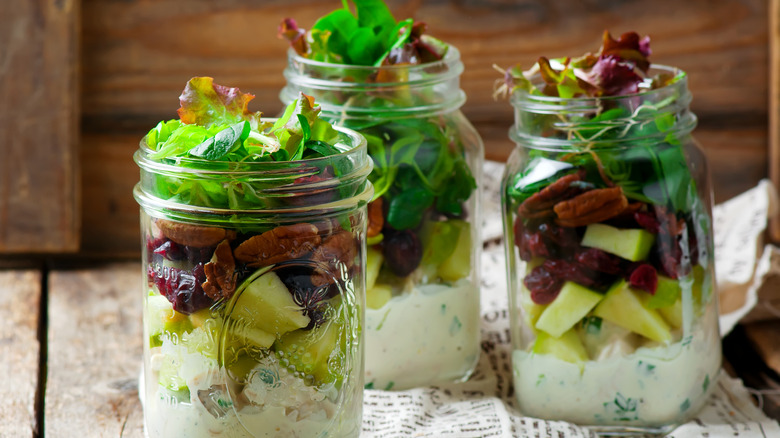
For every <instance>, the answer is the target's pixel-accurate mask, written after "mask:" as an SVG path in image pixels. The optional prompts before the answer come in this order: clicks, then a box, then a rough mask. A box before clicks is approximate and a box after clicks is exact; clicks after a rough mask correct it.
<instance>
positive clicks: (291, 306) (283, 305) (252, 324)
mask: <svg viewBox="0 0 780 438" xmlns="http://www.w3.org/2000/svg"><path fill="white" fill-rule="evenodd" d="M236 295H238V292H236ZM230 317H231V318H232V319H233V320H234V321H235V322H236V323H237V324H239V325H245V326H246V327H249V328H254V329H258V330H261V331H263V332H265V333H268V334H271V335H273V336H274V337H276V338H278V337H279V336H281V335H283V334H285V333H287V332H289V331H292V330H295V329H299V328H303V327H306V326H307V325H309V321H310V320H309V317H308V316H306V315H304V314H303V308H301V306H299V305H298V304H296V303H295V301H294V300H293V297H292V294H290V291H289V290H288V289H287V286H285V285H284V283H283V282H282V280H281V279H279V276H278V275H276V273H274V272H267V273H265V274H263V275H261V276H259V277H258V278H256V279H254V280H253V281H252V282H251V283H249V285H247V286H246V288H245V289H244V290H243V291H242V292H241V294H240V296H239V297H238V299H236V302H235V306H234V307H233V311H232V313H231V315H230Z"/></svg>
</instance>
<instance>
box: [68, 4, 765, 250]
mask: <svg viewBox="0 0 780 438" xmlns="http://www.w3.org/2000/svg"><path fill="white" fill-rule="evenodd" d="M773 1H777V0H773ZM388 4H389V6H390V7H391V9H392V10H393V12H394V14H395V15H396V16H397V17H408V16H413V17H415V18H417V19H418V20H422V21H425V22H427V23H428V29H429V31H430V32H431V34H433V35H436V36H438V37H440V38H442V39H444V40H446V41H448V42H451V43H452V44H454V45H456V46H458V48H459V49H460V51H461V54H462V58H463V61H464V63H465V67H466V70H465V72H464V73H463V75H462V77H461V86H462V88H463V89H464V90H465V91H466V93H467V94H468V101H467V102H466V104H465V106H464V107H463V111H464V113H465V114H466V116H467V117H468V118H469V119H470V120H471V121H472V122H473V123H474V125H475V126H476V128H477V130H478V131H479V132H480V134H481V135H482V137H483V139H484V140H485V144H486V156H487V157H488V158H490V159H493V160H498V161H503V160H506V158H507V157H508V156H509V153H510V152H511V151H512V149H513V147H514V145H513V144H512V143H511V142H510V141H509V139H508V137H507V131H508V129H509V126H510V125H511V123H512V110H511V108H510V106H509V104H508V103H507V102H506V101H495V100H494V99H493V97H492V91H493V87H494V83H495V81H496V80H497V79H499V78H500V76H501V75H500V74H499V73H498V72H496V71H495V70H494V69H493V64H497V65H499V66H501V67H504V68H506V67H509V66H511V65H513V64H515V63H518V62H520V63H521V64H522V65H526V66H528V65H530V64H531V63H533V62H534V61H535V60H536V58H537V57H538V56H539V55H542V54H544V55H548V56H564V55H571V54H575V55H576V54H581V53H584V52H586V51H593V50H597V49H598V47H599V45H600V41H601V40H600V38H601V33H602V32H603V30H604V26H605V23H606V24H608V26H609V30H611V31H612V32H613V33H614V34H619V33H622V32H625V31H628V30H636V31H638V32H640V33H642V34H649V35H650V36H651V38H652V47H653V56H652V60H653V61H654V62H657V63H660V64H671V65H676V66H679V67H681V68H683V69H685V70H686V71H688V72H689V74H690V87H691V91H692V93H693V96H694V100H693V104H692V108H693V110H694V112H696V114H697V115H698V116H699V127H698V128H697V130H696V131H695V135H696V137H697V139H698V140H699V142H700V143H701V145H702V147H703V148H704V150H705V153H706V155H707V157H708V158H709V160H710V165H711V169H712V174H713V183H714V193H715V199H716V202H717V201H723V200H726V199H728V198H731V197H733V196H735V195H737V194H738V193H741V192H742V191H744V190H746V189H748V188H751V187H753V186H755V184H756V183H757V182H758V181H759V180H760V179H761V178H765V177H766V176H767V174H768V163H767V151H768V149H767V139H768V130H767V117H768V116H767V111H768V110H767V108H768V104H767V102H768V99H767V90H768V69H767V64H768V50H767V47H768V46H767V44H768V43H767V41H768V29H767V28H768V23H767V14H768V4H767V2H766V1H764V0H722V1H718V2H712V1H707V0H692V1H686V2H680V1H675V0H658V1H656V2H654V3H653V6H652V7H648V5H647V3H646V2H643V1H640V0H625V1H603V0H599V1H597V0H585V1H581V0H579V1H576V0H561V1H555V2H549V1H545V0H519V1H515V0H480V1H478V0H427V1H421V0H406V1H402V0H388ZM339 5H340V2H339V1H337V0H272V1H268V0H224V1H220V2H213V1H209V0H190V1H187V2H186V3H181V2H178V1H176V0H158V1H154V2H148V1H140V0H83V20H82V21H83V23H84V24H83V34H82V38H83V53H84V54H83V78H84V79H83V87H84V89H83V94H82V96H83V102H84V105H83V119H82V120H83V123H82V126H83V129H84V135H83V140H82V148H83V150H82V152H81V160H82V163H83V166H84V179H83V184H84V187H85V189H84V196H85V200H88V202H84V206H83V210H82V215H83V218H84V220H83V224H84V229H85V232H84V235H83V238H82V245H83V248H84V252H86V253H90V254H101V253H105V252H108V253H110V254H122V255H125V254H137V253H138V251H139V247H138V237H137V236H138V231H137V221H136V219H137V207H136V206H135V205H134V203H133V202H132V200H131V198H130V195H129V190H130V188H131V187H132V185H133V184H134V183H135V182H136V181H137V170H135V164H134V163H133V162H132V160H131V158H130V155H131V154H132V151H133V150H134V149H135V148H136V146H137V142H138V140H140V138H141V137H142V136H143V135H144V133H145V132H147V131H148V130H149V129H150V128H151V127H153V126H154V125H155V124H156V123H157V122H158V121H159V120H160V119H169V118H174V117H176V112H175V111H176V109H177V108H178V96H179V94H180V93H181V90H182V88H183V86H184V84H185V83H186V81H187V80H188V79H189V78H190V77H192V76H196V75H208V76H213V77H214V78H215V80H216V81H217V82H218V83H223V84H229V85H233V86H239V87H240V88H241V89H242V90H244V91H248V92H251V93H253V94H255V95H256V96H257V97H256V99H255V100H254V101H253V102H252V105H251V107H252V109H255V110H256V109H262V110H263V111H264V113H265V114H268V115H275V114H276V113H278V111H279V110H280V109H281V103H280V102H279V98H278V93H279V90H280V89H281V87H282V86H283V85H284V78H283V76H282V70H283V69H284V66H285V63H286V59H285V53H286V49H287V45H286V43H285V42H283V41H281V40H278V39H277V38H276V28H277V25H278V23H279V22H280V21H281V19H282V18H284V17H286V16H293V17H294V18H296V19H297V21H298V23H299V24H300V25H302V26H304V27H307V26H310V25H311V24H312V23H313V22H314V21H315V20H316V18H317V17H319V16H321V15H323V14H325V13H327V12H329V11H331V10H332V9H334V8H335V7H338V6H339ZM669 11H674V13H673V14H670V13H669ZM127 178H130V179H129V180H128V179H127ZM98 230H99V231H101V232H97V231H98ZM103 231H105V233H104V232H103Z"/></svg>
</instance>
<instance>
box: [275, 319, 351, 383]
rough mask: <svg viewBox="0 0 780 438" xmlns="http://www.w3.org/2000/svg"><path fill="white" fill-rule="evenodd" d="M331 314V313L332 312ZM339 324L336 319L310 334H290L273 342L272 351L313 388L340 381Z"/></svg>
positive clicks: (341, 373) (341, 359) (341, 354)
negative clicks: (312, 382) (310, 379)
mask: <svg viewBox="0 0 780 438" xmlns="http://www.w3.org/2000/svg"><path fill="white" fill-rule="evenodd" d="M334 313H335V312H334ZM342 332H343V323H342V319H341V318H339V317H338V316H337V315H332V316H331V317H330V318H327V320H326V321H325V322H323V323H322V324H321V325H319V326H316V327H314V328H312V329H311V330H302V329H299V330H294V331H291V332H289V333H286V334H284V335H282V336H281V337H280V338H279V339H277V340H276V343H275V344H274V350H276V352H277V354H278V355H279V358H280V359H283V360H285V361H286V362H287V363H289V365H290V366H291V367H293V368H294V369H295V371H297V372H300V373H302V374H303V375H304V376H306V377H308V376H311V378H313V379H314V383H315V384H323V383H329V382H333V381H335V380H338V379H340V378H343V371H344V370H343V366H342V365H343V359H344V357H345V354H344V349H345V347H346V345H345V343H344V342H343V336H344V334H343V333H342Z"/></svg>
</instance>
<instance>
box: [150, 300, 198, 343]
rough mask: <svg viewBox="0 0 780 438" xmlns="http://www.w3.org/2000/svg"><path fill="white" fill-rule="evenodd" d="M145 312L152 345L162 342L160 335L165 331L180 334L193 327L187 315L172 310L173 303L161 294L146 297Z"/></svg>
mask: <svg viewBox="0 0 780 438" xmlns="http://www.w3.org/2000/svg"><path fill="white" fill-rule="evenodd" d="M146 312H147V314H146V319H145V320H146V327H147V329H148V332H149V342H150V345H151V346H153V347H157V346H159V345H161V344H162V342H161V336H162V335H164V334H165V333H177V334H182V333H184V332H188V331H190V330H192V328H193V326H192V324H191V323H190V321H189V319H188V318H187V315H185V314H183V313H179V312H177V311H175V310H173V305H172V304H171V303H170V301H168V299H167V298H165V297H164V296H162V295H157V294H154V295H149V296H148V297H147V298H146Z"/></svg>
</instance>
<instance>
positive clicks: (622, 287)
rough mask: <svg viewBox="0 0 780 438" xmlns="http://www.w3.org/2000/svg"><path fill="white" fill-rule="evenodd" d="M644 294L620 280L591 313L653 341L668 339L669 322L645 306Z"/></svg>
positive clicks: (665, 340) (670, 336) (669, 335)
mask: <svg viewBox="0 0 780 438" xmlns="http://www.w3.org/2000/svg"><path fill="white" fill-rule="evenodd" d="M645 295H647V292H644V291H638V290H634V289H632V288H631V287H630V286H629V285H628V282H626V281H625V280H620V281H618V282H617V283H615V284H614V285H613V286H612V287H611V288H610V289H609V291H608V292H607V295H606V297H604V300H603V301H602V302H601V303H599V305H598V306H596V308H595V309H594V310H593V314H594V315H596V316H599V317H601V318H603V319H605V320H607V321H610V322H613V323H615V324H617V325H619V326H621V327H623V328H625V329H628V330H631V331H632V332H634V333H638V334H640V335H642V336H644V337H646V338H648V339H652V340H653V341H658V342H668V341H670V340H671V339H672V334H671V330H670V328H669V324H667V323H666V321H664V319H663V318H662V317H661V315H660V314H659V313H658V312H657V311H655V310H653V309H648V308H647V307H645V305H644V301H645V300H646V298H645Z"/></svg>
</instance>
